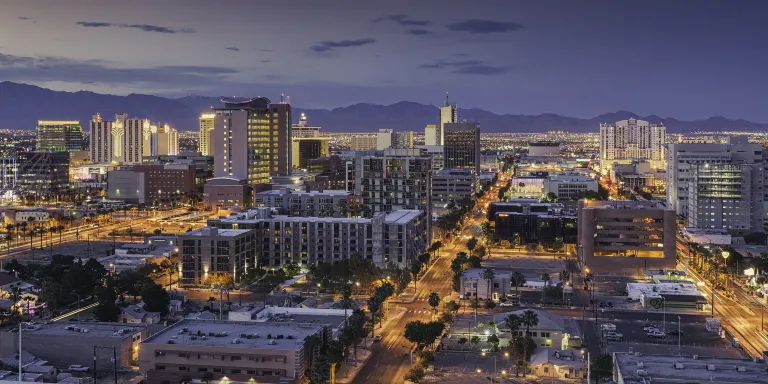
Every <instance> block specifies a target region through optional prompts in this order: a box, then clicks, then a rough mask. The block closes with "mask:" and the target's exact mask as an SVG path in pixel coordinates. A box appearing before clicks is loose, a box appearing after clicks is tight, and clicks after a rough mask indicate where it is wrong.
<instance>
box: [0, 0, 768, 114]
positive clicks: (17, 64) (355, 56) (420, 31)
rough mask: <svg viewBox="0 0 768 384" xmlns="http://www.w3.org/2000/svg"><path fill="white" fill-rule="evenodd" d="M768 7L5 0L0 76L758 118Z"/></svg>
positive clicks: (121, 90)
mask: <svg viewBox="0 0 768 384" xmlns="http://www.w3.org/2000/svg"><path fill="white" fill-rule="evenodd" d="M766 14H768V2H766V1H749V0H743V1H732V2H729V1H694V0H691V1H684V0H675V1H632V2H629V1H583V2H582V1H569V0H561V1H524V2H523V1H521V2H516V1H483V0H472V1H454V0H441V1H416V0H407V1H402V0H394V1H379V2H374V1H368V0H349V1H335V0H324V1H317V0H291V1H271V2H262V1H247V0H217V1H208V0H135V1H120V2H117V1H102V0H68V1H49V0H6V1H3V2H2V3H0V81H3V80H10V81H15V82H24V83H30V84H36V85H40V86H44V87H48V88H53V89H59V90H67V91H76V90H90V91H94V92H101V93H113V94H128V93H148V94H158V95H168V96H185V95H190V94H202V95H232V96H234V95H237V96H258V95H267V96H270V97H271V98H272V99H277V98H278V96H277V95H279V94H280V93H285V94H288V95H290V96H291V99H292V102H293V104H295V105H297V106H301V107H308V108H329V107H337V106H345V105H349V104H353V103H357V102H371V103H381V104H388V103H393V102H397V101H400V100H411V101H417V102H423V103H430V104H438V103H441V102H442V100H443V99H444V97H445V96H444V95H445V92H450V94H451V99H452V100H455V101H457V102H458V103H459V104H460V106H461V107H464V108H469V107H479V108H483V109H487V110H491V111H494V112H498V113H513V114H537V113H544V112H554V113H559V114H563V115H569V116H578V117H592V116H594V115H597V114H600V113H604V112H612V111H615V110H618V109H625V110H630V111H633V112H636V113H639V114H643V115H644V114H657V115H660V116H674V117H677V118H681V119H694V118H706V117H709V116H713V115H723V116H726V117H730V118H745V119H749V120H753V121H761V122H765V121H768V108H766V100H768V49H766V42H767V40H768V23H766V22H765V21H764V17H765V15H766Z"/></svg>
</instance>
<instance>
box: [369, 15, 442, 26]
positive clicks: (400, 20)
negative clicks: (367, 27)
mask: <svg viewBox="0 0 768 384" xmlns="http://www.w3.org/2000/svg"><path fill="white" fill-rule="evenodd" d="M381 21H394V22H395V23H397V24H400V25H404V26H409V27H415V26H425V25H429V24H432V23H431V22H430V21H429V20H409V19H408V15H404V14H402V13H401V14H396V15H387V16H382V17H379V18H376V19H374V20H373V22H374V23H378V22H381Z"/></svg>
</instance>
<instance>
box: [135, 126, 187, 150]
mask: <svg viewBox="0 0 768 384" xmlns="http://www.w3.org/2000/svg"><path fill="white" fill-rule="evenodd" d="M143 149H144V156H163V155H171V156H175V155H178V154H179V131H177V130H176V128H171V127H170V126H169V125H168V124H165V125H151V126H150V130H149V132H147V134H146V135H145V140H144V148H143Z"/></svg>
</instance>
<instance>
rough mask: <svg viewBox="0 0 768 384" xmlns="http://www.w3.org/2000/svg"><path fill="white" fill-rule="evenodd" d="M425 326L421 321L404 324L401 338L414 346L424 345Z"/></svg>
mask: <svg viewBox="0 0 768 384" xmlns="http://www.w3.org/2000/svg"><path fill="white" fill-rule="evenodd" d="M426 332H427V329H426V325H425V324H424V323H423V322H421V321H409V322H408V323H407V324H405V333H403V336H404V337H405V339H406V340H408V341H410V342H411V343H413V344H414V345H416V346H422V345H424V342H425V340H426V339H427V338H426Z"/></svg>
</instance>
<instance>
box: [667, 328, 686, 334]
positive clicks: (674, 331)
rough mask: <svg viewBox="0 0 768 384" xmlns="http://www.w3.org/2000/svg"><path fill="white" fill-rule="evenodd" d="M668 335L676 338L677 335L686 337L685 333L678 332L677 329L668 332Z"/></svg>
mask: <svg viewBox="0 0 768 384" xmlns="http://www.w3.org/2000/svg"><path fill="white" fill-rule="evenodd" d="M667 334H668V335H674V336H677V335H685V332H683V331H678V330H677V329H673V330H671V331H669V332H667Z"/></svg>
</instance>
